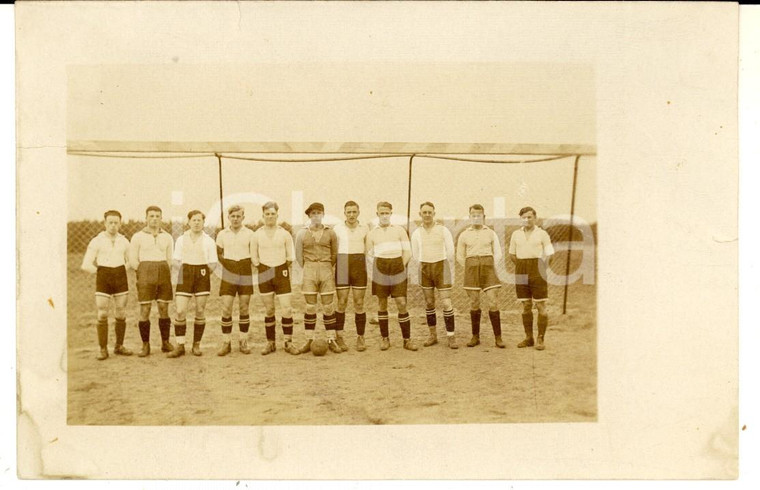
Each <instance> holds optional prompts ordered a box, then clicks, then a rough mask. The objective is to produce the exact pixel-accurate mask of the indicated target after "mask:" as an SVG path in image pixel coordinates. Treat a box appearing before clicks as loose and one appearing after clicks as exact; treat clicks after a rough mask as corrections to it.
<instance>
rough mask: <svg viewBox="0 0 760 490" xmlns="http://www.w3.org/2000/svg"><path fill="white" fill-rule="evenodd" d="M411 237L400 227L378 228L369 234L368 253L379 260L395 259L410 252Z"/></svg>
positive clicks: (366, 245) (366, 248)
mask: <svg viewBox="0 0 760 490" xmlns="http://www.w3.org/2000/svg"><path fill="white" fill-rule="evenodd" d="M409 248H410V246H409V236H408V235H407V234H406V230H404V229H403V228H402V227H400V226H398V225H388V226H378V227H376V228H373V229H372V230H371V231H370V232H369V233H367V240H366V244H365V250H366V253H367V254H368V255H370V256H372V257H374V258H377V259H395V258H396V257H401V256H403V253H404V252H405V251H406V252H410V250H409Z"/></svg>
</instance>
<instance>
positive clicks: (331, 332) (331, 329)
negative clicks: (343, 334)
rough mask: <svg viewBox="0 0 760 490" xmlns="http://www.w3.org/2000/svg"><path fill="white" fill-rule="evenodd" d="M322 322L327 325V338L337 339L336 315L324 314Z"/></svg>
mask: <svg viewBox="0 0 760 490" xmlns="http://www.w3.org/2000/svg"><path fill="white" fill-rule="evenodd" d="M322 321H323V322H324V324H325V330H326V331H327V338H328V339H334V338H335V313H331V314H329V315H326V314H323V315H322Z"/></svg>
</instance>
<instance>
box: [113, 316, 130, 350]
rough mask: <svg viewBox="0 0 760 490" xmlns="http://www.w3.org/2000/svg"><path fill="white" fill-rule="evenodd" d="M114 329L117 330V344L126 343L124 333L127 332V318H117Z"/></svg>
mask: <svg viewBox="0 0 760 490" xmlns="http://www.w3.org/2000/svg"><path fill="white" fill-rule="evenodd" d="M114 330H115V331H116V345H124V334H125V333H126V332H127V320H126V319H125V318H117V319H116V324H115V325H114Z"/></svg>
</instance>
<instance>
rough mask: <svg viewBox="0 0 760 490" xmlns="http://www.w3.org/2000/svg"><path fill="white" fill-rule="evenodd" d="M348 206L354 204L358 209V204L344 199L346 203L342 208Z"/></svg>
mask: <svg viewBox="0 0 760 490" xmlns="http://www.w3.org/2000/svg"><path fill="white" fill-rule="evenodd" d="M349 206H356V209H359V205H358V204H356V202H355V201H346V204H344V205H343V209H344V210H345V209H346V208H347V207H349Z"/></svg>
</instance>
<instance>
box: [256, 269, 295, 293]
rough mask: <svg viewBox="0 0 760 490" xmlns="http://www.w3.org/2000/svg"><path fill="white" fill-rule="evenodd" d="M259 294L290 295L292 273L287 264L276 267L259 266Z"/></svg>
mask: <svg viewBox="0 0 760 490" xmlns="http://www.w3.org/2000/svg"><path fill="white" fill-rule="evenodd" d="M259 293H261V294H277V295H281V294H290V271H288V264H287V263H285V264H281V265H278V266H276V267H269V266H266V265H264V264H259Z"/></svg>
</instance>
